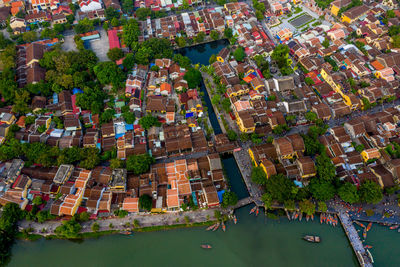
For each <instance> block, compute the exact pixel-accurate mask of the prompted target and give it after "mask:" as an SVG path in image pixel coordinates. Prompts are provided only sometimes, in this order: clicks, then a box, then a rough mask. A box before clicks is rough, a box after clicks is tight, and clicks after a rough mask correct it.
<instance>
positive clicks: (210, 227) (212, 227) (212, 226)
mask: <svg viewBox="0 0 400 267" xmlns="http://www.w3.org/2000/svg"><path fill="white" fill-rule="evenodd" d="M214 227H215V224H213V225H211V226H208V227H207V229H206V231H210V230H212V229H214Z"/></svg>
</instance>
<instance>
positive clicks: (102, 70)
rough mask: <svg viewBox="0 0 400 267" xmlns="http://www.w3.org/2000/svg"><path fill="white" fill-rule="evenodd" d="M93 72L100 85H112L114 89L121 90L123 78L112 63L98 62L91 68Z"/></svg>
mask: <svg viewBox="0 0 400 267" xmlns="http://www.w3.org/2000/svg"><path fill="white" fill-rule="evenodd" d="M93 71H94V73H95V74H96V77H97V79H98V80H99V82H100V83H101V84H104V85H106V84H112V85H113V86H114V87H117V88H122V86H123V81H124V80H125V76H124V74H123V73H122V70H121V69H120V68H119V67H118V66H117V64H115V63H114V62H112V61H106V62H100V63H98V64H97V65H96V66H95V67H94V68H93Z"/></svg>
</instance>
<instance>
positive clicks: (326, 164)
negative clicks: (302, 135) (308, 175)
mask: <svg viewBox="0 0 400 267" xmlns="http://www.w3.org/2000/svg"><path fill="white" fill-rule="evenodd" d="M315 165H316V169H317V175H318V177H319V179H320V180H325V181H328V182H332V181H333V179H334V178H335V177H336V167H335V165H334V164H333V163H332V161H331V159H330V158H329V157H328V156H327V155H326V154H325V153H322V154H321V155H318V156H317V157H316V159H315Z"/></svg>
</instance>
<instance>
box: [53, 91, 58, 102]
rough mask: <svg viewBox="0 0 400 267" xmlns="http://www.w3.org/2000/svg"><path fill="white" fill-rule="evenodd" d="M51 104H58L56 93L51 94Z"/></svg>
mask: <svg viewBox="0 0 400 267" xmlns="http://www.w3.org/2000/svg"><path fill="white" fill-rule="evenodd" d="M53 104H58V95H57V93H54V94H53Z"/></svg>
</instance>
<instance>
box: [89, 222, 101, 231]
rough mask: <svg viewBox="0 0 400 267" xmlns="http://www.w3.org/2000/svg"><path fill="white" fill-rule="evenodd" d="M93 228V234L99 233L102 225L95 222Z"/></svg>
mask: <svg viewBox="0 0 400 267" xmlns="http://www.w3.org/2000/svg"><path fill="white" fill-rule="evenodd" d="M91 228H92V231H93V232H98V231H99V230H100V225H99V224H98V223H97V222H95V223H93V224H92V226H91Z"/></svg>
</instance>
